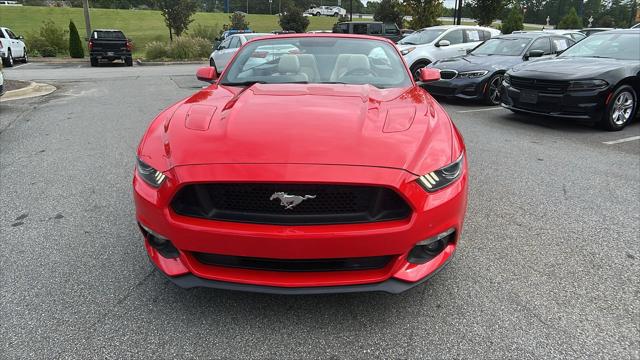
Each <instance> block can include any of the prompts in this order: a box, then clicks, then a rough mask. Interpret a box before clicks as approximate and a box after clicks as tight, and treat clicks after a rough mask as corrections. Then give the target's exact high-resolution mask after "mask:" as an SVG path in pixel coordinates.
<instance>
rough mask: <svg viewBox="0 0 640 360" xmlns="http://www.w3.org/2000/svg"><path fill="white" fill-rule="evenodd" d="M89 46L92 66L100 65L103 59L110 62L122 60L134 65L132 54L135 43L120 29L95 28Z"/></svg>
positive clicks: (128, 64)
mask: <svg viewBox="0 0 640 360" xmlns="http://www.w3.org/2000/svg"><path fill="white" fill-rule="evenodd" d="M88 47H89V60H90V61H91V66H98V65H99V64H100V61H103V60H104V61H108V62H113V61H115V60H122V61H124V63H125V64H126V65H127V66H133V57H132V55H131V50H132V49H133V45H132V43H131V40H129V39H127V37H126V36H125V35H124V33H123V32H122V31H120V30H113V29H96V30H93V31H92V32H91V38H90V39H89V46H88Z"/></svg>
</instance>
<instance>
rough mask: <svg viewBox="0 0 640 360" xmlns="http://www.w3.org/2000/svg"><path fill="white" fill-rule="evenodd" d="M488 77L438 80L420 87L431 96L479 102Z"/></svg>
mask: <svg viewBox="0 0 640 360" xmlns="http://www.w3.org/2000/svg"><path fill="white" fill-rule="evenodd" d="M489 77H490V76H486V75H485V76H483V77H481V78H475V79H460V78H454V79H451V80H438V81H433V82H428V83H425V84H424V85H422V87H423V88H424V89H425V90H427V91H428V92H429V93H430V94H431V95H435V96H446V97H457V98H460V99H466V100H480V99H482V98H483V97H484V91H485V87H486V86H487V81H488V79H489Z"/></svg>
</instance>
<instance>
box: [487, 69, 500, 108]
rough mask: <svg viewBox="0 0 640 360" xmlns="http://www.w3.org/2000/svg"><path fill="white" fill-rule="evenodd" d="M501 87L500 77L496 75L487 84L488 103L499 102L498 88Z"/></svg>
mask: <svg viewBox="0 0 640 360" xmlns="http://www.w3.org/2000/svg"><path fill="white" fill-rule="evenodd" d="M501 86H502V75H496V76H495V77H493V79H491V82H490V83H489V101H491V103H492V104H498V103H499V102H500V87H501Z"/></svg>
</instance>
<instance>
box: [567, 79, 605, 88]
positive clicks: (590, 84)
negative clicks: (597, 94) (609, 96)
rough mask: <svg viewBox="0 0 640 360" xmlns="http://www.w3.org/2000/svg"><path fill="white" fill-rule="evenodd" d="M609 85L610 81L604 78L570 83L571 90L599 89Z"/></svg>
mask: <svg viewBox="0 0 640 360" xmlns="http://www.w3.org/2000/svg"><path fill="white" fill-rule="evenodd" d="M607 86H609V83H608V82H606V81H604V80H599V79H595V80H577V81H571V82H570V83H569V90H574V91H575V90H598V89H604V88H606V87H607Z"/></svg>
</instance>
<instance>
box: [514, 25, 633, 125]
mask: <svg viewBox="0 0 640 360" xmlns="http://www.w3.org/2000/svg"><path fill="white" fill-rule="evenodd" d="M638 74H640V29H625V30H611V31H606V32H600V33H596V34H593V35H591V36H589V37H588V38H586V39H584V40H582V41H580V42H579V43H577V44H575V45H574V46H572V47H570V48H569V49H567V50H566V51H565V52H563V53H562V54H560V55H558V56H557V57H556V58H554V59H549V60H544V61H536V62H532V63H528V64H527V63H525V64H522V65H519V66H515V67H513V68H512V69H511V70H509V71H507V73H506V74H505V76H504V81H503V85H504V91H503V92H502V106H504V107H506V108H507V109H510V110H512V111H514V112H516V113H534V114H543V115H549V116H556V117H565V118H572V119H576V120H582V121H589V122H598V123H599V124H600V125H601V126H602V127H603V128H605V129H607V130H620V129H622V128H624V127H625V126H627V125H628V124H629V122H631V120H632V119H633V118H634V116H635V115H636V113H637V111H638V94H639V93H640V79H639V78H638Z"/></svg>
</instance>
